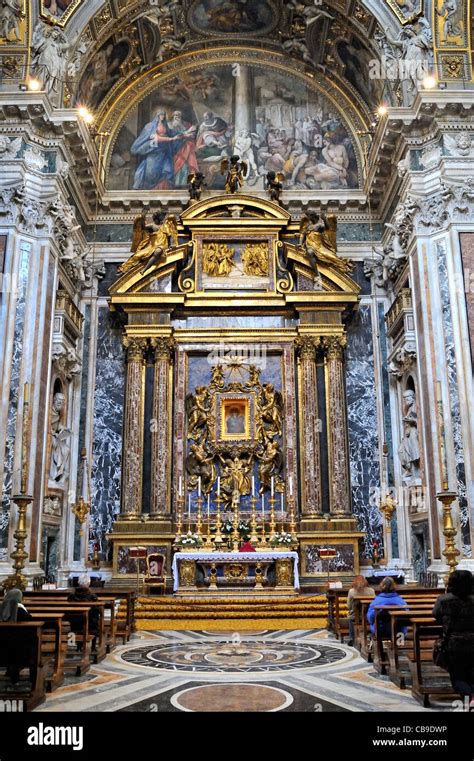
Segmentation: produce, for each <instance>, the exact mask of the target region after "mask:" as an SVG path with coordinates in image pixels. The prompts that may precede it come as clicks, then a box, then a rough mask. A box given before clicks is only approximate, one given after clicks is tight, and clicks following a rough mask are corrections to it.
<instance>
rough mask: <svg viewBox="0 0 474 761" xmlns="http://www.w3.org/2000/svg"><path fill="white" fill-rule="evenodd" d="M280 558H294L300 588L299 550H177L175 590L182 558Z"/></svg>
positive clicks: (295, 572)
mask: <svg viewBox="0 0 474 761" xmlns="http://www.w3.org/2000/svg"><path fill="white" fill-rule="evenodd" d="M280 558H282V559H283V558H290V559H291V560H293V576H294V587H295V589H299V588H300V579H299V574H298V553H297V552H279V551H278V550H275V552H274V551H273V550H271V551H269V552H199V551H198V550H197V551H196V552H176V553H175V556H174V558H173V565H172V567H171V569H172V571H173V591H174V592H176V591H177V589H178V588H179V574H178V563H179V562H180V561H181V560H196V561H197V562H199V561H200V560H206V561H212V562H218V563H222V562H225V561H226V560H227V561H232V560H234V561H236V562H238V561H239V560H247V561H248V560H255V561H257V560H266V561H268V560H279V559H280Z"/></svg>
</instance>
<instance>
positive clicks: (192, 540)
mask: <svg viewBox="0 0 474 761" xmlns="http://www.w3.org/2000/svg"><path fill="white" fill-rule="evenodd" d="M175 544H176V546H177V547H183V549H190V548H191V547H201V545H202V538H201V537H200V536H198V534H192V533H191V531H188V533H187V534H181V536H179V537H178V538H177V539H176V541H175Z"/></svg>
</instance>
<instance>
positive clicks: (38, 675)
mask: <svg viewBox="0 0 474 761" xmlns="http://www.w3.org/2000/svg"><path fill="white" fill-rule="evenodd" d="M42 630H43V622H42V621H22V622H21V623H10V622H3V621H2V622H0V666H2V667H5V668H6V667H8V666H9V665H11V664H10V663H9V660H10V654H9V647H11V645H12V642H15V657H16V658H17V657H18V660H19V667H20V670H22V669H25V668H28V669H29V672H30V678H29V685H30V687H29V689H28V690H25V689H24V686H25V682H24V681H23V682H22V683H21V684H19V685H18V686H15V685H13V684H12V683H11V681H10V679H9V678H8V677H7V676H6V675H5V676H3V677H2V678H1V688H0V699H2V700H23V701H24V704H25V706H26V710H27V711H32V710H33V709H34V708H36V706H37V705H39V704H40V703H42V702H43V701H44V699H45V697H46V685H45V679H44V665H43V652H42ZM16 646H18V647H16Z"/></svg>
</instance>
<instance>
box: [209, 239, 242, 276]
mask: <svg viewBox="0 0 474 761" xmlns="http://www.w3.org/2000/svg"><path fill="white" fill-rule="evenodd" d="M234 256H235V251H234V250H233V249H232V248H230V247H229V246H228V245H227V243H205V244H204V246H203V259H202V269H203V272H204V274H205V275H209V277H227V276H228V275H230V273H231V271H232V269H233V267H234V266H235V265H234Z"/></svg>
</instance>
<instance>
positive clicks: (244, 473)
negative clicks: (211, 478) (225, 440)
mask: <svg viewBox="0 0 474 761" xmlns="http://www.w3.org/2000/svg"><path fill="white" fill-rule="evenodd" d="M219 459H220V461H221V463H222V471H221V472H222V475H221V489H222V491H223V493H224V496H225V497H226V498H227V501H228V500H230V499H231V497H232V495H233V494H234V493H235V492H238V494H240V495H242V494H250V471H251V465H252V456H251V455H250V456H249V457H247V458H244V457H242V456H240V457H239V455H237V454H236V455H234V456H233V457H229V456H227V457H223V456H222V455H219Z"/></svg>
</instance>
